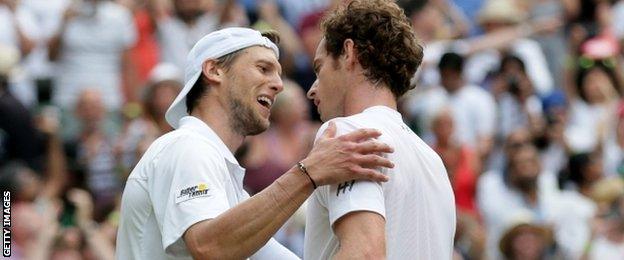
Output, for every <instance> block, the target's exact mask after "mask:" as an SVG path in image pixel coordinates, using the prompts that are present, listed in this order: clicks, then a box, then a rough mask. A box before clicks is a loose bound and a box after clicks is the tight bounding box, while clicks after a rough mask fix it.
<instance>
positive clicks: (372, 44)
mask: <svg viewBox="0 0 624 260" xmlns="http://www.w3.org/2000/svg"><path fill="white" fill-rule="evenodd" d="M321 28H322V30H323V33H324V38H325V49H326V50H327V53H328V54H330V55H331V56H332V57H333V58H337V57H339V56H340V55H342V54H343V53H344V49H343V44H344V41H345V40H347V39H351V40H353V42H354V47H355V49H356V51H357V58H358V61H359V62H360V65H361V66H362V68H364V70H365V73H364V75H365V76H366V77H367V78H368V79H369V80H371V81H373V82H383V83H385V84H387V85H388V87H389V88H390V90H391V91H392V93H393V94H394V95H395V97H397V98H399V97H401V96H402V95H403V94H405V92H407V91H408V90H410V89H412V88H414V86H412V85H411V84H410V80H411V78H412V77H413V76H414V73H416V70H417V69H418V67H419V66H420V64H421V62H422V58H423V48H422V46H421V45H420V44H418V43H417V42H416V36H415V35H414V31H413V30H412V27H411V24H410V21H409V19H407V17H406V16H405V14H404V12H403V10H402V9H401V8H400V7H399V6H398V5H397V4H395V3H394V2H393V1H390V0H353V1H351V2H350V3H349V4H348V5H347V6H346V7H343V8H339V9H337V10H336V11H333V12H331V13H329V14H328V15H327V16H326V17H324V19H323V21H322V23H321Z"/></svg>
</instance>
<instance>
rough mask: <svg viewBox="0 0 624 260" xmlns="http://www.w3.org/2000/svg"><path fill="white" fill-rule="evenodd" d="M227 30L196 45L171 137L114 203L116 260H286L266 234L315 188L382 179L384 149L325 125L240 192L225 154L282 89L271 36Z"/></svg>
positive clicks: (263, 120) (251, 131)
mask: <svg viewBox="0 0 624 260" xmlns="http://www.w3.org/2000/svg"><path fill="white" fill-rule="evenodd" d="M264 35H265V36H263V35H261V33H260V32H258V31H255V30H252V29H247V28H228V29H223V30H220V31H216V32H213V33H210V34H208V35H206V36H205V37H203V38H202V39H200V40H199V42H198V43H197V44H196V45H195V46H194V47H193V49H192V50H191V51H190V53H189V55H188V59H187V68H186V77H185V85H184V88H183V89H182V91H181V92H180V93H179V94H178V96H177V97H176V99H175V100H174V102H173V103H172V104H171V106H170V107H169V109H168V110H167V113H166V114H165V118H166V120H167V122H168V123H169V124H170V125H171V126H172V127H174V128H175V129H176V130H174V131H172V132H169V133H167V134H165V135H163V136H161V137H160V138H158V139H157V140H156V141H154V142H153V143H152V145H151V146H150V147H149V148H148V149H147V151H146V152H145V154H144V155H143V157H142V158H141V160H140V161H139V163H138V164H137V166H136V167H135V169H134V170H133V171H132V173H131V174H130V176H129V178H128V180H127V183H126V186H125V190H124V192H123V195H122V201H121V213H120V214H121V219H120V225H119V231H118V234H117V259H151V260H157V259H190V258H191V257H192V258H195V259H244V258H248V257H251V258H252V259H294V258H296V256H295V255H294V254H293V253H292V252H290V251H288V250H287V249H285V248H284V247H283V246H281V245H279V244H278V243H277V242H275V240H273V239H271V236H272V235H273V234H274V233H275V232H276V231H277V230H278V229H279V228H280V227H281V226H282V225H283V224H284V223H285V222H286V220H287V219H288V218H289V217H290V216H291V215H292V214H293V213H294V212H295V211H296V210H297V209H298V208H299V207H300V206H301V204H302V203H303V202H304V201H305V200H306V199H307V198H308V196H310V194H312V191H313V189H312V188H316V187H317V186H319V187H322V186H323V185H327V184H336V183H342V182H345V181H347V180H351V179H369V180H372V181H387V180H388V177H387V176H385V175H383V174H382V173H381V172H380V170H379V169H377V168H376V167H393V165H392V163H391V162H390V161H389V160H388V159H386V158H383V157H382V156H381V155H382V154H383V153H391V152H392V148H390V146H388V145H386V144H383V143H380V142H378V141H375V140H369V139H371V138H375V137H378V136H379V135H380V133H379V132H378V131H376V130H373V129H366V130H361V131H357V132H355V133H353V134H350V135H348V136H340V137H334V135H335V132H336V127H335V126H330V127H329V129H328V131H326V132H325V133H324V135H323V137H322V138H321V139H319V141H317V143H316V145H315V146H314V148H313V149H312V151H311V152H310V154H308V156H307V157H306V158H304V159H303V160H302V161H300V162H299V163H298V164H296V165H295V166H293V167H292V168H291V169H290V170H288V171H287V172H286V173H284V174H283V175H282V176H281V177H280V178H278V179H277V180H276V181H275V182H274V183H273V184H272V185H270V186H268V187H267V188H266V189H265V190H263V191H262V192H260V193H258V194H256V195H254V196H253V197H251V198H250V197H249V195H248V194H247V193H246V192H245V191H244V190H243V177H244V172H245V170H244V169H243V168H242V167H241V166H240V165H239V163H238V161H237V160H236V158H234V155H233V152H234V151H236V150H237V149H238V148H239V147H240V146H241V145H242V143H243V139H244V138H245V136H248V135H255V134H259V133H260V132H262V131H265V130H266V129H267V128H268V126H269V116H270V109H271V105H272V104H273V101H274V100H275V96H276V95H277V94H278V93H279V92H281V91H282V89H283V86H282V80H281V78H280V75H281V66H280V64H279V63H278V49H277V46H276V45H275V43H274V42H277V36H276V34H273V33H268V34H264Z"/></svg>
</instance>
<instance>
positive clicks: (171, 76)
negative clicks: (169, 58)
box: [148, 62, 184, 84]
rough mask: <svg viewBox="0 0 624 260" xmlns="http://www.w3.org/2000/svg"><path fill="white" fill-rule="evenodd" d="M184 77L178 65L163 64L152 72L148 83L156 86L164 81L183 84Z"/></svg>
mask: <svg viewBox="0 0 624 260" xmlns="http://www.w3.org/2000/svg"><path fill="white" fill-rule="evenodd" d="M183 77H184V75H182V70H181V69H179V68H178V67H177V66H176V65H173V64H171V63H165V62H163V63H159V64H158V65H156V67H154V68H153V69H152V70H151V71H150V73H149V77H148V82H149V83H151V84H154V83H158V82H163V81H177V82H180V84H182V82H183V81H184V78H183Z"/></svg>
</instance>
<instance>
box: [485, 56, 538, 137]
mask: <svg viewBox="0 0 624 260" xmlns="http://www.w3.org/2000/svg"><path fill="white" fill-rule="evenodd" d="M525 68H526V67H525V65H524V62H523V61H522V60H521V59H520V58H518V57H515V56H504V57H503V59H502V60H501V62H500V68H499V71H498V73H497V75H496V77H495V79H494V82H493V84H492V93H493V95H494V97H495V98H496V99H497V101H498V121H499V122H500V124H499V125H498V138H499V140H501V139H502V140H504V139H505V138H506V137H507V136H508V135H509V134H510V133H511V132H513V131H515V130H517V129H520V128H524V129H528V130H529V132H530V134H531V137H535V136H537V135H539V133H540V132H542V131H543V127H544V123H545V122H544V120H543V115H542V103H541V100H540V99H539V98H538V97H537V96H536V95H535V94H534V92H533V82H532V81H531V79H530V78H529V77H528V75H527V74H526V71H525Z"/></svg>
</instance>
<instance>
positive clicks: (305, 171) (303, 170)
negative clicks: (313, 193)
mask: <svg viewBox="0 0 624 260" xmlns="http://www.w3.org/2000/svg"><path fill="white" fill-rule="evenodd" d="M297 168H299V171H300V172H301V173H303V174H305V175H306V177H308V179H309V180H310V184H312V188H313V189H314V190H316V188H317V187H318V186H317V185H316V182H315V181H314V179H312V176H310V173H309V172H308V169H307V168H306V165H305V164H304V163H303V162H298V163H297Z"/></svg>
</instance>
